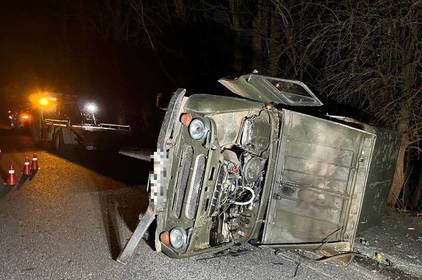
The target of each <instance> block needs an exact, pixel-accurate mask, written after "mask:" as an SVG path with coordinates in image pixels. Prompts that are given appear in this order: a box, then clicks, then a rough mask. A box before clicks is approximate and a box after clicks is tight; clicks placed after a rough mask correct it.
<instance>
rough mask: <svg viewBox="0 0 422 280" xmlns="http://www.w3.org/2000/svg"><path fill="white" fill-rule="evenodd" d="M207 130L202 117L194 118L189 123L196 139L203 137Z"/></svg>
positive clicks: (192, 134)
mask: <svg viewBox="0 0 422 280" xmlns="http://www.w3.org/2000/svg"><path fill="white" fill-rule="evenodd" d="M206 132H207V128H206V126H205V124H204V122H203V121H202V120H200V119H194V120H192V121H191V122H190V124H189V134H190V137H192V138H193V139H195V140H199V139H202V138H203V137H204V136H205V133H206Z"/></svg>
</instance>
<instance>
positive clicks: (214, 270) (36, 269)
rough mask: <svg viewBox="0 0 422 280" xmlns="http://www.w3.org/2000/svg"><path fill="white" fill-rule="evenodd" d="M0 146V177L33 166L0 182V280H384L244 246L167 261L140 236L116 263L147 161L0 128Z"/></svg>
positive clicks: (141, 205) (138, 205)
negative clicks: (64, 148) (32, 162)
mask: <svg viewBox="0 0 422 280" xmlns="http://www.w3.org/2000/svg"><path fill="white" fill-rule="evenodd" d="M0 149H1V150H2V158H1V159H0V162H1V164H0V166H1V173H2V175H5V173H6V172H7V168H8V165H9V164H10V163H13V164H14V165H15V167H16V169H17V172H18V177H20V173H21V169H22V166H23V161H24V157H25V156H31V155H32V153H37V155H38V159H39V166H40V170H39V171H38V173H37V174H36V175H35V176H34V177H33V178H32V179H30V180H29V179H28V180H26V181H25V182H22V181H21V182H20V183H19V184H18V186H15V187H8V186H4V185H3V184H0V279H197V280H199V279H243V280H244V279H291V278H294V279H384V278H383V276H381V275H380V274H378V273H376V272H373V271H370V270H368V269H366V268H364V267H362V266H360V265H358V264H357V263H352V264H351V265H349V266H347V267H343V266H338V265H335V264H331V263H319V262H315V261H310V260H306V259H304V258H303V257H300V256H299V254H298V253H297V252H288V251H284V252H281V253H279V254H275V252H274V250H271V249H260V248H255V247H252V246H249V245H247V246H245V248H246V249H248V250H249V251H247V252H246V254H244V255H241V256H237V257H235V256H223V257H218V258H208V257H212V255H202V256H197V257H194V258H190V259H182V260H175V259H171V258H169V257H167V256H165V255H163V254H161V253H156V252H155V251H154V250H153V249H152V248H151V246H150V245H148V244H147V243H146V242H144V241H142V242H141V244H140V245H139V247H138V248H137V250H136V253H135V256H134V257H133V259H132V260H131V261H130V263H129V264H127V265H126V266H123V265H121V264H119V263H117V262H116V261H115V260H114V259H115V258H116V256H117V255H118V253H119V251H120V249H121V246H122V245H123V244H124V243H125V241H126V240H127V239H128V238H129V236H130V234H131V232H132V231H133V230H134V228H135V226H136V223H137V219H138V215H139V213H141V212H142V211H144V210H145V209H146V203H147V200H146V192H145V184H146V179H147V174H148V171H149V168H150V164H149V163H147V162H142V161H137V160H132V159H128V158H125V157H123V156H118V155H108V154H104V153H94V152H77V153H73V154H72V155H71V156H68V157H66V158H63V157H59V156H57V155H55V154H54V153H52V152H48V151H44V150H39V149H37V148H36V147H35V146H34V145H33V143H32V141H31V138H30V137H29V136H26V135H20V134H16V133H12V132H11V131H10V130H8V129H5V128H4V127H0ZM204 258H208V259H204Z"/></svg>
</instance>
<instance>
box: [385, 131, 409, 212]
mask: <svg viewBox="0 0 422 280" xmlns="http://www.w3.org/2000/svg"><path fill="white" fill-rule="evenodd" d="M406 149H407V138H406V136H405V135H403V136H402V140H401V143H400V150H399V154H398V156H397V163H396V170H395V172H394V178H393V183H392V184H391V188H390V193H389V194H388V199H387V205H388V206H389V207H391V208H393V207H394V206H395V205H396V203H397V200H398V198H399V195H400V193H401V190H402V188H403V186H404V179H405V178H404V159H405V155H406Z"/></svg>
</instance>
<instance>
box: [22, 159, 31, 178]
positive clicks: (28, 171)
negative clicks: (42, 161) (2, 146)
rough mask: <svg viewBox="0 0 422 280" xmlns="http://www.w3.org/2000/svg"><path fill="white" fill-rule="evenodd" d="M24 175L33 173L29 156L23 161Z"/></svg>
mask: <svg viewBox="0 0 422 280" xmlns="http://www.w3.org/2000/svg"><path fill="white" fill-rule="evenodd" d="M23 175H26V176H29V175H31V165H30V163H29V159H28V158H27V157H25V162H24V163H23Z"/></svg>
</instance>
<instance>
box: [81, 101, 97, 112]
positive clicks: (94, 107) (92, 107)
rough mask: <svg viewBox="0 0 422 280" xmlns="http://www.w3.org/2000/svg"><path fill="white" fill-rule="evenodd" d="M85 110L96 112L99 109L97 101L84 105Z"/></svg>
mask: <svg viewBox="0 0 422 280" xmlns="http://www.w3.org/2000/svg"><path fill="white" fill-rule="evenodd" d="M84 109H85V111H87V112H88V113H90V114H94V113H96V112H97V111H98V106H97V104H95V103H87V104H85V107H84Z"/></svg>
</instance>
